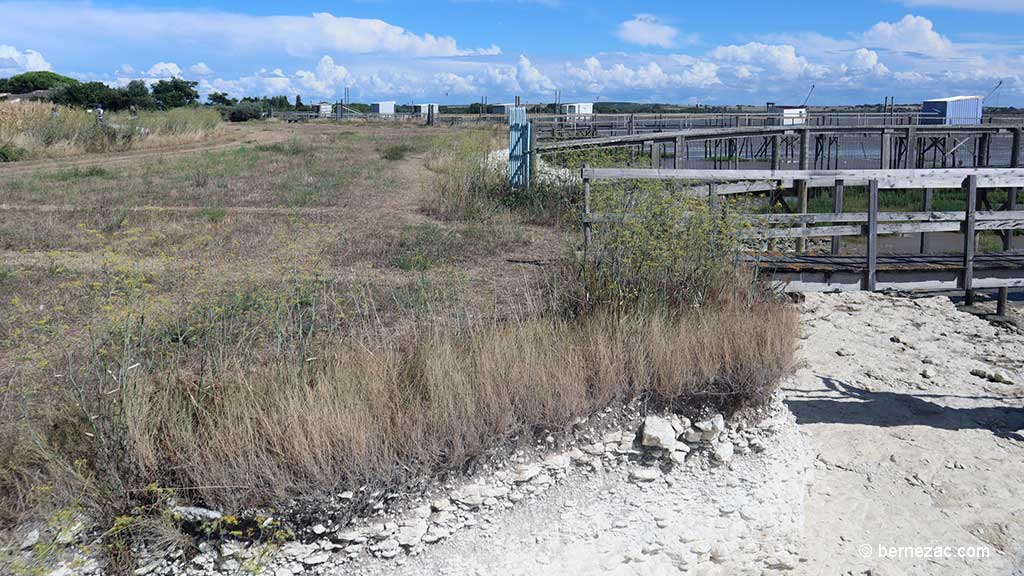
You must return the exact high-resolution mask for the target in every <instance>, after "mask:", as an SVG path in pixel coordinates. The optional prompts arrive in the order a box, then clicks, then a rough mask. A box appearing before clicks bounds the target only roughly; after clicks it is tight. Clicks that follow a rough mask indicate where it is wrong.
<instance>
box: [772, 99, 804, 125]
mask: <svg viewBox="0 0 1024 576" xmlns="http://www.w3.org/2000/svg"><path fill="white" fill-rule="evenodd" d="M768 113H769V114H775V115H776V116H778V118H775V119H774V124H775V125H776V126H803V125H804V124H807V108H805V107H803V106H776V105H774V104H773V105H771V106H769V107H768Z"/></svg>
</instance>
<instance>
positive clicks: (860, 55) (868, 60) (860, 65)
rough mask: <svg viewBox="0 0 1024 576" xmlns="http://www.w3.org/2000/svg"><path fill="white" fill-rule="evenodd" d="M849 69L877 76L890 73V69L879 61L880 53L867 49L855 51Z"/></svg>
mask: <svg viewBox="0 0 1024 576" xmlns="http://www.w3.org/2000/svg"><path fill="white" fill-rule="evenodd" d="M848 69H849V70H852V71H854V72H859V73H867V74H874V75H876V76H885V75H886V74H888V73H889V68H888V67H886V65H885V64H882V63H881V62H879V61H878V52H875V51H874V50H868V49H867V48H858V49H857V50H856V51H854V53H853V56H852V57H851V59H850V63H849V66H848Z"/></svg>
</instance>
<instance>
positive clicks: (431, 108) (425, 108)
mask: <svg viewBox="0 0 1024 576" xmlns="http://www.w3.org/2000/svg"><path fill="white" fill-rule="evenodd" d="M431 112H433V113H434V117H435V118H436V117H437V116H438V115H439V114H441V105H440V104H417V105H416V114H417V115H418V116H421V117H423V118H426V117H427V116H428V115H429V114H430V113H431Z"/></svg>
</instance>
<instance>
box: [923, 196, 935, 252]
mask: <svg viewBox="0 0 1024 576" xmlns="http://www.w3.org/2000/svg"><path fill="white" fill-rule="evenodd" d="M934 197H935V189H934V188H925V189H924V202H922V203H921V210H922V211H923V212H931V211H932V200H933V199H934ZM930 250H931V236H930V235H929V234H928V233H927V232H921V254H927V253H928V252H929V251H930Z"/></svg>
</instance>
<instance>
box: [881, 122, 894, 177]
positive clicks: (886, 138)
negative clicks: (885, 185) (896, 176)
mask: <svg viewBox="0 0 1024 576" xmlns="http://www.w3.org/2000/svg"><path fill="white" fill-rule="evenodd" d="M881 156H882V160H881V162H880V163H879V167H880V168H881V169H882V170H888V169H889V168H891V167H892V166H890V163H891V161H892V134H890V133H889V131H888V130H882V143H881Z"/></svg>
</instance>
